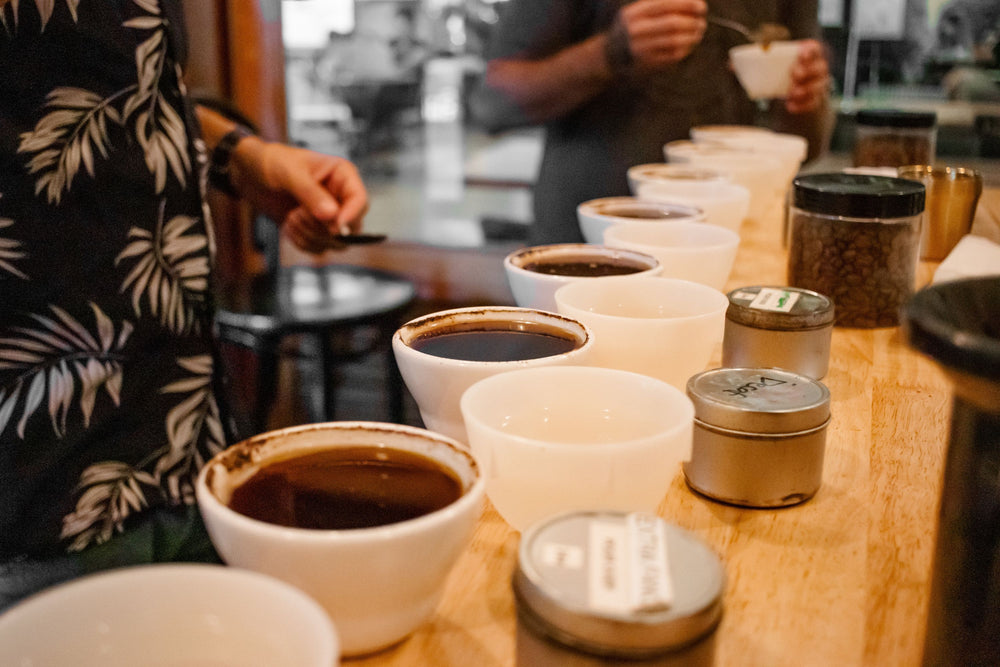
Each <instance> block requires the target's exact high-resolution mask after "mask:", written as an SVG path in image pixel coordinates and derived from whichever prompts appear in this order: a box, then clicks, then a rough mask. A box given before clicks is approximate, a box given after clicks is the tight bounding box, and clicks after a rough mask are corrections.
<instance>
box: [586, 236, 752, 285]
mask: <svg viewBox="0 0 1000 667" xmlns="http://www.w3.org/2000/svg"><path fill="white" fill-rule="evenodd" d="M604 243H605V244H606V245H608V246H610V247H613V248H623V249H625V250H634V251H636V252H642V253H646V254H648V255H652V256H653V257H655V258H657V259H658V260H659V262H660V273H659V275H661V276H663V277H664V278H681V279H683V280H692V281H694V282H696V283H701V284H703V285H708V286H709V287H714V288H715V289H717V290H720V291H722V290H724V289H725V287H726V281H727V280H729V273H730V272H731V271H732V269H733V262H734V261H735V260H736V250H737V248H738V247H739V245H740V235H739V234H737V233H736V232H734V231H733V230H731V229H726V228H725V227H718V226H716V225H710V224H708V223H704V222H665V223H663V224H661V225H644V224H641V223H640V224H636V223H634V222H626V223H622V224H620V225H613V226H611V227H609V228H608V230H607V231H606V232H604Z"/></svg>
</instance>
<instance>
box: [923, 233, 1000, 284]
mask: <svg viewBox="0 0 1000 667" xmlns="http://www.w3.org/2000/svg"><path fill="white" fill-rule="evenodd" d="M997 275H1000V244H997V243H994V242H993V241H991V240H989V239H987V238H984V237H982V236H974V235H972V234H966V235H965V236H963V237H962V240H961V241H959V242H958V243H957V244H956V245H955V247H954V248H952V250H951V252H950V253H948V256H947V257H945V258H944V261H942V262H941V264H940V265H939V266H938V268H937V271H935V272H934V280H933V281H932V282H935V283H941V282H946V281H949V280H961V279H962V278H975V277H977V276H997Z"/></svg>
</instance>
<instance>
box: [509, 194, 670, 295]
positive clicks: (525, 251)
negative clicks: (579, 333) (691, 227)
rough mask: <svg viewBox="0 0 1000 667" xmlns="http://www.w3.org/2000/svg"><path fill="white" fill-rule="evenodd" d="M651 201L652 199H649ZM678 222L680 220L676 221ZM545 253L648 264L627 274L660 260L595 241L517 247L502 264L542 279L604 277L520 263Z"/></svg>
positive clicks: (654, 266) (649, 270) (656, 264)
mask: <svg viewBox="0 0 1000 667" xmlns="http://www.w3.org/2000/svg"><path fill="white" fill-rule="evenodd" d="M650 201H652V200H650ZM676 222H680V221H676ZM545 253H552V255H551V256H553V257H560V256H566V255H572V256H578V257H595V258H603V257H610V258H612V259H617V258H619V257H623V256H624V257H625V258H629V259H634V260H636V261H641V262H645V263H647V264H649V266H648V267H647V268H645V269H643V270H642V271H636V272H635V273H632V274H629V275H636V276H638V275H643V274H647V273H648V274H652V273H653V272H655V271H657V270H658V269H659V268H660V260H658V259H657V258H656V257H653V256H652V255H650V254H649V253H645V252H640V251H638V250H632V249H631V248H614V247H612V246H609V245H599V244H596V243H551V244H548V245H535V246H525V247H523V248H518V249H517V250H514V251H512V252H510V253H508V254H507V256H506V257H504V259H503V263H504V266H506V267H509V268H510V269H511V270H513V271H516V272H518V273H524V274H527V275H531V276H539V277H540V278H542V279H548V278H555V279H569V280H575V279H577V278H582V279H588V278H606V277H607V276H563V275H555V274H549V273H539V272H537V271H529V270H528V269H526V268H524V267H523V266H521V265H520V264H518V262H519V261H521V260H522V259H523V258H524V257H525V256H527V255H533V254H538V255H539V256H542V255H543V254H545Z"/></svg>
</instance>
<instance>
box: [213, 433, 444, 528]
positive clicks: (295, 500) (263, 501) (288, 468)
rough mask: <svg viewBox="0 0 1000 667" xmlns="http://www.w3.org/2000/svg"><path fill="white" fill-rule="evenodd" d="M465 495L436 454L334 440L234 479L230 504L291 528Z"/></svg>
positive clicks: (415, 511) (378, 522) (364, 520)
mask: <svg viewBox="0 0 1000 667" xmlns="http://www.w3.org/2000/svg"><path fill="white" fill-rule="evenodd" d="M461 495H462V484H461V482H460V480H458V479H457V478H456V477H455V476H454V474H453V473H452V472H451V471H449V470H447V469H446V468H445V467H443V466H442V465H441V464H439V463H438V462H437V461H434V460H433V459H430V458H428V457H426V456H422V455H420V454H415V453H413V452H408V451H404V450H400V449H392V448H387V447H373V446H357V447H335V448H332V449H327V450H323V451H317V452H312V453H309V454H303V455H302V456H296V457H293V458H288V459H284V460H279V461H275V462H273V463H268V464H267V465H265V466H264V467H262V468H261V469H260V470H259V471H257V472H256V473H255V474H254V475H253V476H252V477H250V479H248V480H247V481H246V482H244V483H243V484H241V485H240V486H238V487H236V489H235V490H234V491H233V497H232V498H231V499H230V501H229V507H231V508H232V509H233V510H235V511H237V512H239V513H240V514H243V515H245V516H248V517H251V518H253V519H257V520H259V521H266V522H268V523H274V524H278V525H280V526H291V527H294V528H314V529H318V530H345V529H350V528H372V527H374V526H384V525H386V524H390V523H397V522H399V521H406V520H407V519H412V518H415V517H418V516H423V515H424V514H429V513H431V512H433V511H435V510H438V509H441V508H442V507H445V506H446V505H449V504H450V503H452V502H454V501H455V500H456V499H458V497H459V496H461Z"/></svg>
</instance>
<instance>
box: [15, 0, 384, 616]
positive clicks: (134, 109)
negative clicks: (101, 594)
mask: <svg viewBox="0 0 1000 667" xmlns="http://www.w3.org/2000/svg"><path fill="white" fill-rule="evenodd" d="M185 52H186V43H185V35H184V31H183V15H182V10H181V3H180V1H179V0H35V2H30V1H23V2H20V3H17V2H9V1H8V0H0V303H2V304H3V307H2V308H0V609H2V608H3V607H5V606H6V605H9V604H11V603H13V602H15V601H17V600H19V599H21V598H23V597H24V596H26V595H28V594H31V593H33V592H34V591H37V590H39V589H41V588H43V587H45V586H48V585H51V584H54V583H57V582H59V581H63V580H66V579H69V578H72V577H76V576H79V575H82V574H85V573H87V572H92V571H96V570H101V569H106V568H110V567H116V566H122V565H130V564H135V563H144V562H156V561H174V560H177V561H184V560H188V561H217V559H218V557H217V556H216V554H215V552H214V550H213V549H212V546H211V543H210V541H209V540H208V537H207V534H206V533H205V531H204V527H203V526H202V524H201V521H200V517H199V514H198V511H197V509H196V508H195V507H194V487H193V485H194V481H195V478H196V476H197V474H198V471H199V469H200V468H201V466H202V465H203V464H204V463H205V462H206V460H207V459H208V458H209V457H211V456H212V455H213V454H215V453H216V452H218V451H220V450H222V449H223V448H225V447H226V446H227V445H228V444H229V443H230V442H231V441H232V439H233V437H234V434H233V433H232V432H231V429H230V420H229V418H228V411H227V409H226V405H225V403H224V401H223V398H222V396H223V393H222V391H221V390H220V388H221V382H222V378H221V377H220V376H221V368H220V363H219V357H218V354H217V352H218V351H217V348H216V341H215V339H214V337H213V307H212V289H213V284H212V278H213V252H214V243H215V240H214V238H213V232H212V224H211V220H210V217H209V211H208V208H207V204H206V189H207V187H209V186H208V184H207V182H206V181H210V182H211V183H212V185H213V186H215V187H219V188H222V189H223V190H225V191H226V192H229V193H230V194H232V195H233V196H238V197H242V198H243V199H245V200H246V201H248V202H249V203H250V204H251V205H252V206H253V207H254V208H255V209H256V210H257V211H260V212H261V213H264V214H266V215H267V216H268V217H270V218H271V219H273V220H275V221H278V223H279V224H280V225H281V227H282V230H283V232H284V233H285V234H286V235H287V236H288V237H289V238H290V239H291V240H292V241H293V242H294V243H295V244H296V245H298V246H299V247H301V248H303V249H305V250H307V251H309V252H321V251H323V250H325V249H327V248H329V247H331V246H332V245H334V244H336V243H337V241H336V236H338V235H340V234H343V233H351V232H353V231H357V230H359V229H360V228H361V224H362V219H363V216H364V214H365V212H366V211H367V208H368V198H367V193H366V190H365V187H364V184H363V183H362V181H361V179H360V177H359V175H358V172H357V170H356V169H355V167H354V165H352V164H351V163H350V162H349V161H347V160H344V159H342V158H339V157H334V156H329V155H323V154H319V153H316V152H312V151H309V150H305V149H301V148H296V147H292V146H287V145H284V144H280V143H272V142H268V141H264V140H262V139H261V138H259V137H256V136H253V135H251V134H248V131H247V130H245V129H243V128H240V127H237V126H235V125H234V124H233V123H232V122H231V121H229V120H227V119H226V118H225V117H223V116H221V115H219V114H217V113H215V112H213V111H211V110H209V109H205V108H195V107H194V105H193V104H192V102H191V99H190V97H189V95H188V93H187V91H186V89H185V85H184V77H183V71H182V64H183V62H184V57H185Z"/></svg>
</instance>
